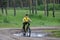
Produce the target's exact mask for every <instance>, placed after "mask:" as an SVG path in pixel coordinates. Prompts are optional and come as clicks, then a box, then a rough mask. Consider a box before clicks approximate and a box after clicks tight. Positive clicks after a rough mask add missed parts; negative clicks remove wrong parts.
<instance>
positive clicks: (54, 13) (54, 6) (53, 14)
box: [53, 0, 55, 17]
mask: <svg viewBox="0 0 60 40" xmlns="http://www.w3.org/2000/svg"><path fill="white" fill-rule="evenodd" d="M53 17H55V0H53Z"/></svg>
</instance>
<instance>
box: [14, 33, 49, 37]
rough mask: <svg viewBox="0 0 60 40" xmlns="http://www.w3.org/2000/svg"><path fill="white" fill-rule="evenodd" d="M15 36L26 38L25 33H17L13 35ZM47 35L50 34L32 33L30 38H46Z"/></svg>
mask: <svg viewBox="0 0 60 40" xmlns="http://www.w3.org/2000/svg"><path fill="white" fill-rule="evenodd" d="M13 35H15V36H18V37H24V36H23V33H16V34H13ZM47 35H49V34H48V33H38V32H32V33H31V35H30V37H46V36H47Z"/></svg>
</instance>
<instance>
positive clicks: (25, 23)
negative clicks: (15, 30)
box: [23, 22, 30, 32]
mask: <svg viewBox="0 0 60 40" xmlns="http://www.w3.org/2000/svg"><path fill="white" fill-rule="evenodd" d="M26 25H27V27H26V30H27V29H28V28H29V26H30V23H29V22H24V23H23V31H24V32H26V30H25V26H26Z"/></svg>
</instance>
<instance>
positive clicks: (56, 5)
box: [37, 4, 60, 10]
mask: <svg viewBox="0 0 60 40" xmlns="http://www.w3.org/2000/svg"><path fill="white" fill-rule="evenodd" d="M37 9H38V10H44V5H39V6H38V7H37ZM48 10H53V4H48ZM55 10H60V4H55Z"/></svg>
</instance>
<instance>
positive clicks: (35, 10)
mask: <svg viewBox="0 0 60 40" xmlns="http://www.w3.org/2000/svg"><path fill="white" fill-rule="evenodd" d="M35 14H37V0H36V6H35Z"/></svg>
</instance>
